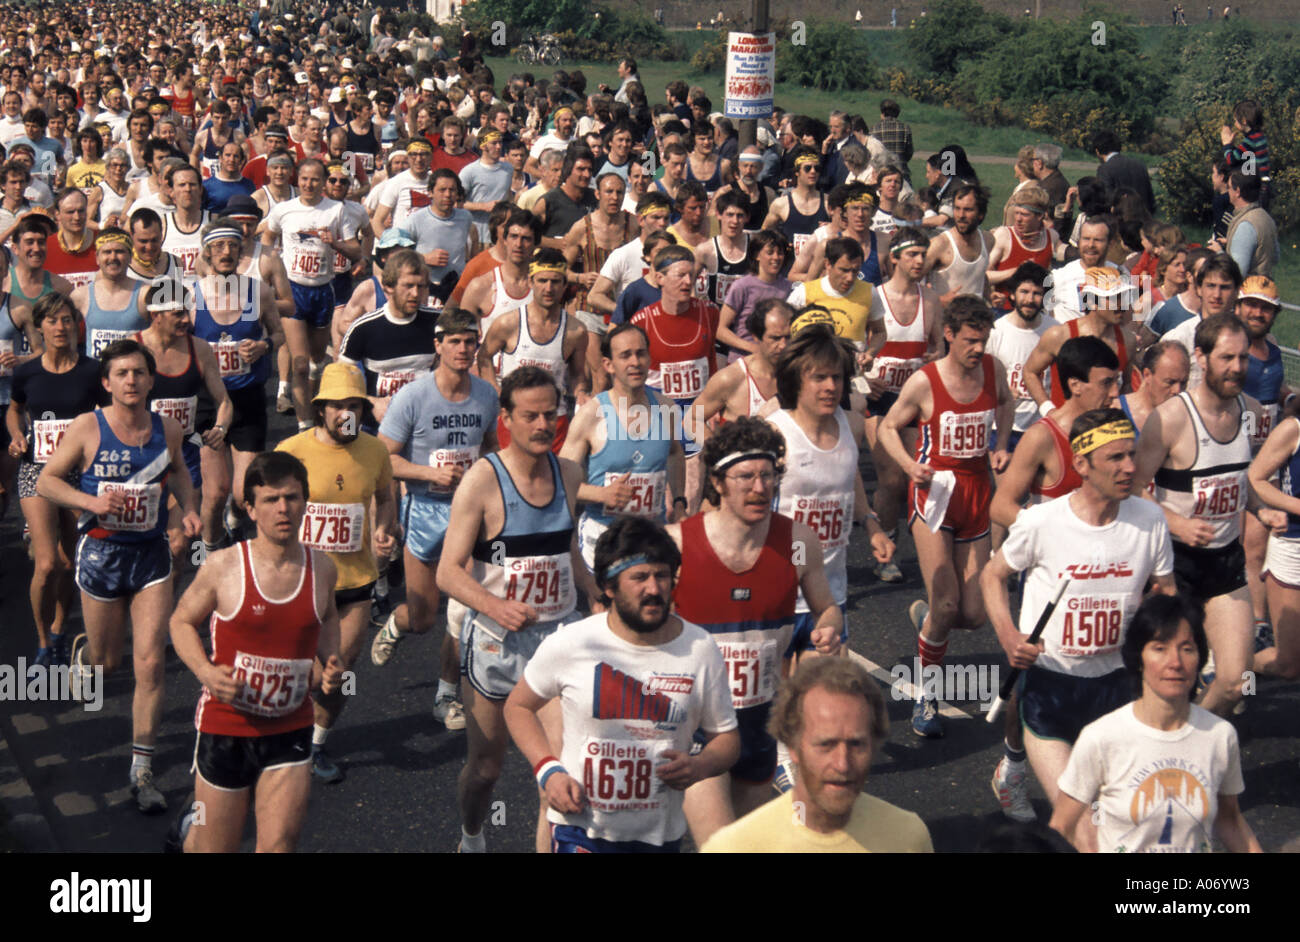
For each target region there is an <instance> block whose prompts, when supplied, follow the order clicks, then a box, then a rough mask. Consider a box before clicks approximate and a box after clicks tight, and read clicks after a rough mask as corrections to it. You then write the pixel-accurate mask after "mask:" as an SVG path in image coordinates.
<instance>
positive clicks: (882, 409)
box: [867, 392, 898, 416]
mask: <svg viewBox="0 0 1300 942" xmlns="http://www.w3.org/2000/svg"><path fill="white" fill-rule="evenodd" d="M896 402H898V393H894V392H887V393H881V394H880V395H879V396H877V397H876V398H875V399H868V400H867V415H876V416H884V415H888V414H889V410H890V409H892V408H893V407H894V403H896Z"/></svg>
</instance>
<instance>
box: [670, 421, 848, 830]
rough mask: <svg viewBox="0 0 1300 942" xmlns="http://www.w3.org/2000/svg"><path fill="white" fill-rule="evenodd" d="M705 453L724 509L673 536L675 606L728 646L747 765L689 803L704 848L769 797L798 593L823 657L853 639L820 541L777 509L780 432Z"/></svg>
mask: <svg viewBox="0 0 1300 942" xmlns="http://www.w3.org/2000/svg"><path fill="white" fill-rule="evenodd" d="M700 454H701V461H703V462H704V464H705V467H707V468H708V473H707V475H706V476H705V482H704V489H705V490H704V496H705V499H706V500H707V501H708V502H709V504H710V505H711V506H714V507H716V508H717V509H716V510H707V511H705V512H704V513H701V514H698V515H696V516H693V517H688V518H686V519H685V520H684V521H682V522H681V523H678V524H672V525H670V526H669V527H668V535H669V536H671V537H672V538H673V540H674V542H676V543H677V545H678V547H679V548H680V550H681V552H682V568H681V576H680V577H679V579H678V582H677V586H676V588H675V590H674V593H673V601H674V603H675V605H676V608H677V612H678V614H679V615H680V616H681V617H682V618H684V619H686V620H687V621H690V622H693V623H694V624H698V625H699V626H700V627H702V628H703V629H704V630H705V631H707V632H709V634H711V635H712V636H713V640H714V641H716V642H717V643H718V647H719V648H721V649H722V656H723V659H724V660H725V661H726V662H727V677H729V678H730V684H731V702H732V706H734V707H735V708H736V711H737V715H736V718H737V719H738V720H739V722H740V758H739V760H738V761H737V762H736V764H735V765H734V766H732V768H731V771H730V772H729V773H728V774H727V775H726V776H724V777H719V778H714V779H709V780H707V781H704V782H700V783H697V784H696V785H694V786H693V787H692V788H691V789H690V790H689V791H688V792H687V794H686V806H685V810H686V818H687V821H688V822H689V823H690V826H691V835H692V837H694V839H695V842H696V844H697V845H702V844H703V843H704V842H705V841H706V840H708V839H709V837H710V836H711V835H712V834H713V833H714V832H716V831H717V830H718V829H719V828H721V827H725V826H726V825H728V824H730V823H731V821H732V820H734V818H735V817H736V816H737V815H744V814H747V813H748V812H749V811H751V810H753V809H754V808H757V807H758V806H759V805H760V804H762V803H763V802H764V801H765V800H766V799H767V797H768V796H769V795H770V794H771V786H770V783H771V781H772V776H773V774H774V773H775V772H776V765H777V752H776V740H775V739H773V738H772V736H771V734H770V733H768V731H767V720H768V714H769V712H770V710H771V705H772V700H773V698H774V697H775V696H776V691H777V685H778V684H779V682H780V678H781V676H782V675H783V674H784V669H783V668H784V664H785V662H786V659H787V655H788V653H789V647H790V643H791V641H792V639H793V636H794V624H795V618H796V616H795V600H796V598H797V597H798V594H799V590H800V589H802V590H803V592H804V594H805V596H806V597H807V599H808V600H809V606H810V608H811V610H812V615H811V616H810V618H809V621H810V622H812V625H811V631H810V637H811V639H812V641H813V644H814V645H815V646H816V648H817V650H818V651H819V653H821V654H825V655H833V654H835V653H836V652H837V651H838V650H839V647H840V637H841V636H842V634H843V630H844V620H843V616H842V613H841V611H840V608H839V606H838V605H836V604H835V599H834V596H833V595H832V594H831V588H830V585H829V584H828V582H827V580H826V571H825V568H824V566H823V562H822V553H821V542H820V540H819V539H818V538H817V535H816V533H815V532H814V531H813V530H812V529H811V528H810V527H809V526H808V525H807V524H804V523H798V522H796V521H794V520H792V519H790V518H789V517H787V516H785V515H784V514H780V513H777V512H776V511H775V510H774V509H773V506H774V504H775V500H774V498H775V497H776V489H777V481H778V480H779V479H780V474H781V471H782V469H783V468H784V467H785V464H784V457H785V442H784V441H783V440H782V438H781V435H780V433H779V432H777V430H776V429H775V428H774V427H773V426H771V425H769V424H768V423H767V422H764V421H762V420H761V419H751V418H742V419H737V420H736V421H735V422H728V423H727V424H726V425H724V426H723V427H722V428H721V429H719V430H718V431H717V432H716V433H715V434H714V435H713V437H712V438H710V439H709V441H708V442H707V443H706V444H705V445H704V448H703V450H702V451H701V453H700ZM756 487H757V490H756ZM796 547H797V548H799V550H800V551H799V552H798V553H796ZM733 809H734V810H733Z"/></svg>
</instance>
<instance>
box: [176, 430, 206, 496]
mask: <svg viewBox="0 0 1300 942" xmlns="http://www.w3.org/2000/svg"><path fill="white" fill-rule="evenodd" d="M195 434H197V433H195ZM202 447H203V446H202V445H196V444H194V443H193V442H192V441H190V440H189V439H188V438H186V439H185V440H184V441H183V442H181V457H182V458H184V459H185V467H187V468H189V469H190V484H191V485H192V486H193V487H194V489H195V490H198V488H199V487H201V486H202V484H203V472H202V462H201V459H200V457H199V456H200V455H201V454H202V452H200V451H199V449H200V448H202Z"/></svg>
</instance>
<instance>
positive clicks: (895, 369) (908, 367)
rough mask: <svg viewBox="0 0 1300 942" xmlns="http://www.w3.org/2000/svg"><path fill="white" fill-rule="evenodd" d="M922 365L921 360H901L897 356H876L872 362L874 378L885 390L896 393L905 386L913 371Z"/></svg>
mask: <svg viewBox="0 0 1300 942" xmlns="http://www.w3.org/2000/svg"><path fill="white" fill-rule="evenodd" d="M920 367H921V361H920V360H900V359H897V358H895V357H876V362H875V363H874V364H872V374H873V375H872V377H871V378H872V379H875V380H879V381H880V382H881V383H882V384H883V385H884V387H885V392H891V393H896V392H899V391H900V390H901V389H902V388H903V384H904V383H906V382H907V381H908V379H909V378H910V377H911V375H912V374H913V373H915V372H916V371H917V370H918V369H920Z"/></svg>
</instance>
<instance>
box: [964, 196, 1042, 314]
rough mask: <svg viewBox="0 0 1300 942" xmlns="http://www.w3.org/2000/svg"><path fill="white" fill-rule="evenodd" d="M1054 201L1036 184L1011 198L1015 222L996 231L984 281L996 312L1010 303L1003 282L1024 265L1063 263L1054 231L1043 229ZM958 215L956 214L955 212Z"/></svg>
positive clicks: (994, 231)
mask: <svg viewBox="0 0 1300 942" xmlns="http://www.w3.org/2000/svg"><path fill="white" fill-rule="evenodd" d="M1051 200H1052V198H1051V197H1050V196H1048V195H1047V191H1046V190H1044V189H1043V188H1042V187H1041V186H1038V185H1036V184H1033V183H1031V184H1029V185H1028V186H1024V187H1021V188H1020V189H1019V190H1017V191H1016V192H1015V193H1014V194H1013V195H1012V196H1011V212H1012V218H1013V220H1014V222H1013V224H1012V225H1010V226H998V227H997V228H996V229H994V230H993V247H992V248H990V249H989V264H988V270H987V272H986V274H985V278H986V280H987V282H988V286H989V290H990V293H991V294H992V297H993V306H994V307H995V308H1005V307H1006V306H1007V305H1008V304H1009V303H1010V298H1009V297H1008V296H1007V293H1006V290H1005V288H1004V286H1003V284H1002V283H1003V282H1004V281H1006V280H1007V279H1008V278H1010V277H1011V275H1012V274H1013V273H1014V272H1015V270H1016V269H1017V268H1019V267H1020V266H1021V265H1023V264H1024V263H1025V262H1033V263H1034V264H1035V265H1039V266H1041V267H1042V268H1045V269H1050V268H1051V267H1052V260H1053V259H1060V258H1062V256H1063V255H1064V253H1065V249H1064V247H1063V245H1062V242H1061V240H1060V238H1059V236H1058V234H1057V232H1056V230H1055V229H1053V228H1051V227H1050V226H1046V225H1044V218H1045V217H1046V216H1047V210H1048V208H1049V207H1050V205H1051ZM954 211H955V210H954Z"/></svg>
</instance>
